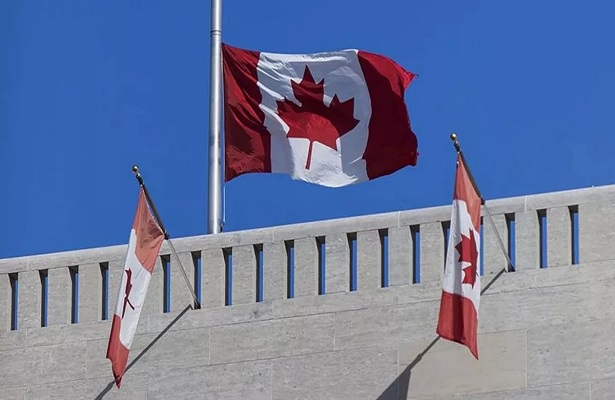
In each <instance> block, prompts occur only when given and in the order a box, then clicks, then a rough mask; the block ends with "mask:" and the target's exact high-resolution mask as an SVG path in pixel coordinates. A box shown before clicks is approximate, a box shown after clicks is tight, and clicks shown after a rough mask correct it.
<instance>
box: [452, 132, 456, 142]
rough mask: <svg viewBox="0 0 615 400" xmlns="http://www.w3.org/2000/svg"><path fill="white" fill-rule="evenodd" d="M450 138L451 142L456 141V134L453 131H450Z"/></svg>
mask: <svg viewBox="0 0 615 400" xmlns="http://www.w3.org/2000/svg"><path fill="white" fill-rule="evenodd" d="M451 140H452V141H453V142H456V141H457V134H456V133H455V132H453V133H451Z"/></svg>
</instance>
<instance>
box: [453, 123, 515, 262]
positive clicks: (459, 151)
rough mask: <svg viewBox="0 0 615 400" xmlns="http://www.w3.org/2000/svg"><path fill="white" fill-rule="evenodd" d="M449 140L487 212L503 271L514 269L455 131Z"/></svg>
mask: <svg viewBox="0 0 615 400" xmlns="http://www.w3.org/2000/svg"><path fill="white" fill-rule="evenodd" d="M451 140H452V141H453V146H455V150H457V154H459V157H460V158H461V162H462V163H463V166H464V167H465V169H466V172H467V173H468V178H470V182H471V183H472V186H473V187H474V190H475V191H476V194H478V196H479V197H480V202H481V205H482V206H483V208H484V209H485V211H486V212H487V217H488V218H487V219H488V220H489V223H490V225H491V228H492V229H493V231H494V232H495V236H496V238H497V239H498V244H499V245H500V250H502V254H504V256H505V257H506V261H507V263H508V264H507V265H506V268H505V269H504V271H506V272H510V271H514V269H515V267H514V265H513V263H512V261H511V259H510V256H509V255H508V252H507V251H506V247H504V242H503V241H502V238H501V237H500V233H499V232H498V230H497V228H496V226H495V222H494V221H493V216H492V215H491V211H489V207H487V204H486V202H485V199H484V198H483V195H482V194H481V193H480V190H479V189H478V185H477V184H476V181H475V180H474V176H472V171H470V167H469V166H468V163H467V161H466V158H465V157H464V155H463V152H462V151H461V145H460V144H459V140H457V134H456V133H451Z"/></svg>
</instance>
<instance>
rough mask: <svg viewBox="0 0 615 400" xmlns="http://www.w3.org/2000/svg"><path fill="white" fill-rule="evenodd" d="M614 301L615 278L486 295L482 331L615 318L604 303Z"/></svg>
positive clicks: (613, 311) (480, 324) (481, 304)
mask: <svg viewBox="0 0 615 400" xmlns="http://www.w3.org/2000/svg"><path fill="white" fill-rule="evenodd" d="M562 268H564V267H562ZM611 302H613V303H615V282H614V281H599V282H592V283H578V284H570V285H564V286H545V287H541V288H540V289H537V290H526V291H514V292H503V293H499V294H495V295H484V296H482V298H481V303H480V311H479V332H483V333H486V332H498V331H508V330H517V329H533V328H536V329H538V330H540V329H541V328H545V329H546V328H547V327H549V326H553V325H560V324H583V323H589V322H592V321H597V320H608V319H615V309H613V308H612V307H605V306H604V305H605V304H611ZM511 304H513V305H514V306H510V305H511Z"/></svg>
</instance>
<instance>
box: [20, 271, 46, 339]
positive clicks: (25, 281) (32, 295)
mask: <svg viewBox="0 0 615 400" xmlns="http://www.w3.org/2000/svg"><path fill="white" fill-rule="evenodd" d="M18 279H19V292H18V296H19V300H18V304H19V306H18V314H17V319H18V321H19V325H18V329H27V328H33V327H36V326H41V310H42V308H41V278H40V274H39V272H38V271H24V272H20V273H19V274H18Z"/></svg>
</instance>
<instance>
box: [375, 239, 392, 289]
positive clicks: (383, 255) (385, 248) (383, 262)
mask: <svg viewBox="0 0 615 400" xmlns="http://www.w3.org/2000/svg"><path fill="white" fill-rule="evenodd" d="M378 235H379V236H380V268H381V274H380V276H381V283H380V286H381V287H383V288H385V287H389V230H388V229H380V230H378Z"/></svg>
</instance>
